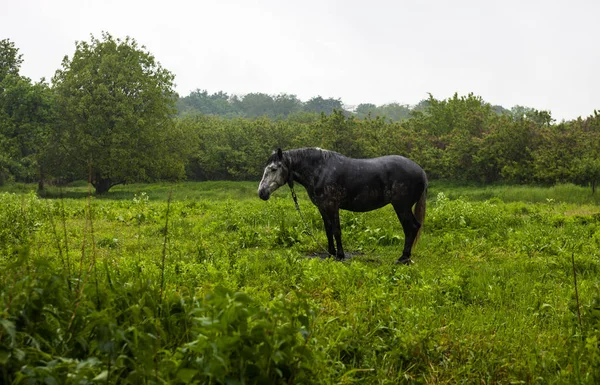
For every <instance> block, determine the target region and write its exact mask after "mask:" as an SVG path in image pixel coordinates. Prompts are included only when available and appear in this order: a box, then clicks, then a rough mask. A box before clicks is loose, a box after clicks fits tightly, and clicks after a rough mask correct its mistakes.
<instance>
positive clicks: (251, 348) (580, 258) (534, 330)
mask: <svg viewBox="0 0 600 385" xmlns="http://www.w3.org/2000/svg"><path fill="white" fill-rule="evenodd" d="M256 187H257V186H256V183H251V182H203V183H181V184H174V185H171V184H151V185H143V184H139V185H126V186H118V187H115V188H114V189H113V190H111V192H110V193H108V194H107V195H104V196H92V197H91V199H90V200H89V203H88V197H87V186H85V185H82V184H80V185H78V186H74V187H69V188H66V189H64V190H63V191H60V190H58V189H52V190H50V191H49V194H48V197H49V198H46V199H39V198H36V197H35V195H33V193H31V192H28V191H31V190H32V189H34V188H35V186H29V187H28V186H18V187H15V186H13V187H9V188H8V189H10V191H13V192H15V191H16V193H7V194H2V193H0V204H1V205H2V211H0V226H1V227H0V228H1V230H0V268H1V269H2V271H3V272H5V274H3V275H2V276H1V277H0V310H1V313H0V364H1V366H0V382H5V383H10V382H11V381H16V382H17V383H19V382H21V383H52V381H54V382H55V383H65V384H67V383H111V384H112V383H114V384H117V383H118V384H121V383H134V384H137V383H192V382H194V381H195V382H196V383H214V384H221V383H323V384H350V383H367V384H397V383H448V384H454V383H458V382H461V383H565V384H571V383H584V384H593V383H597V382H598V380H600V353H599V345H598V343H599V342H598V341H600V278H599V277H600V275H599V273H600V207H599V206H598V204H597V202H596V201H595V199H596V198H595V197H590V195H591V194H589V192H588V191H587V190H584V189H579V188H578V187H575V186H570V185H567V186H557V187H554V188H545V189H544V188H540V187H526V186H518V187H509V186H493V187H459V186H455V185H449V184H448V185H446V184H442V183H436V182H433V183H432V184H431V186H430V194H429V195H430V196H429V202H428V212H427V217H426V224H425V229H424V232H423V235H422V237H421V240H420V243H419V244H418V245H417V247H416V249H415V252H414V257H413V259H414V260H415V262H416V263H415V264H413V265H411V266H397V265H395V264H394V263H393V262H394V261H395V260H396V259H397V258H398V256H399V254H400V252H401V247H402V242H403V239H402V236H401V234H402V229H401V227H400V224H399V223H398V221H397V219H396V218H395V214H394V212H393V210H392V209H391V208H390V207H386V208H383V209H381V210H377V211H373V212H369V213H362V214H358V213H350V212H342V214H341V221H342V236H343V239H344V245H345V248H346V250H347V251H348V252H353V253H355V254H354V255H353V257H352V258H350V259H349V260H347V261H345V262H336V261H334V260H331V259H325V260H324V259H320V258H311V257H310V256H312V255H314V254H315V253H318V252H320V250H319V246H318V245H317V244H315V242H314V241H313V240H312V238H311V236H310V235H309V234H308V233H307V232H306V231H305V227H304V224H303V223H301V222H300V220H299V216H298V214H297V212H296V211H295V209H294V205H293V202H292V199H291V197H290V194H289V191H288V189H287V188H282V189H280V190H279V191H277V192H276V193H275V194H274V196H273V197H272V198H271V200H269V201H267V202H263V201H261V200H260V199H258V197H257V196H256ZM299 190H300V191H298V193H299V200H300V205H301V207H302V210H303V213H304V216H305V218H306V219H307V221H308V225H309V227H310V229H311V231H312V232H313V233H314V234H315V235H316V236H317V239H318V241H319V242H320V243H322V244H325V243H326V241H325V235H324V231H323V228H322V222H321V219H320V216H319V214H318V212H317V210H316V208H315V207H314V206H313V205H312V204H311V203H310V201H309V200H308V198H307V196H306V194H305V193H304V191H303V189H301V188H299ZM586 194H588V195H586ZM169 195H171V202H170V203H168V199H169ZM60 196H62V197H63V198H62V199H61V198H59V197H60ZM167 211H168V216H167ZM571 258H574V261H575V264H574V267H575V271H576V273H577V282H578V285H577V288H578V295H579V302H578V301H577V300H576V298H575V286H574V281H573V265H572V262H571ZM163 262H164V263H163ZM578 305H579V306H578ZM578 307H579V312H580V314H581V322H580V321H579V317H578V311H577V309H578ZM94 379H96V380H94Z"/></svg>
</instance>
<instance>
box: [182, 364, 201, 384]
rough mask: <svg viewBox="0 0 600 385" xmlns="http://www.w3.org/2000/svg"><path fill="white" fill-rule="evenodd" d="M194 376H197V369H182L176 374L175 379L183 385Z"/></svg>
mask: <svg viewBox="0 0 600 385" xmlns="http://www.w3.org/2000/svg"><path fill="white" fill-rule="evenodd" d="M196 374H198V370H197V369H190V368H183V369H180V370H179V371H178V372H177V378H179V379H180V380H181V381H183V382H185V383H188V382H190V381H192V379H193V378H194V376H195V375H196Z"/></svg>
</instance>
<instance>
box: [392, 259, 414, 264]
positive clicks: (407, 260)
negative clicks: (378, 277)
mask: <svg viewBox="0 0 600 385" xmlns="http://www.w3.org/2000/svg"><path fill="white" fill-rule="evenodd" d="M412 263H414V262H413V261H412V260H411V259H410V258H398V260H397V261H396V264H397V265H410V264H412Z"/></svg>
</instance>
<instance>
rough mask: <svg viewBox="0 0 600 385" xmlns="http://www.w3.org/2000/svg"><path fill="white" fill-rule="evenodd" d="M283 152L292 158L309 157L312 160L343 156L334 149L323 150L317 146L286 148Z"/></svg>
mask: <svg viewBox="0 0 600 385" xmlns="http://www.w3.org/2000/svg"><path fill="white" fill-rule="evenodd" d="M284 154H287V155H288V156H289V157H290V158H292V159H293V160H297V159H300V158H303V159H310V160H311V161H313V162H318V161H321V160H329V159H331V158H340V157H342V158H343V157H344V156H343V155H342V154H340V153H337V152H335V151H329V150H324V149H322V148H319V147H303V148H296V149H293V150H288V151H286V152H285V153H284ZM284 156H285V155H284Z"/></svg>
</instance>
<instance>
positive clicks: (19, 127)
mask: <svg viewBox="0 0 600 385" xmlns="http://www.w3.org/2000/svg"><path fill="white" fill-rule="evenodd" d="M21 63H22V59H21V55H20V54H19V53H18V49H17V48H15V46H14V44H13V43H12V42H10V41H8V40H2V41H0V183H1V182H3V181H4V180H5V179H7V178H10V179H13V178H14V179H16V180H20V181H27V182H31V181H34V180H36V179H38V176H39V175H40V174H41V173H42V171H41V163H40V156H41V152H42V150H43V149H45V147H46V146H45V145H46V143H47V133H48V130H49V125H50V124H51V123H52V119H53V117H54V115H53V103H52V101H53V99H52V94H51V91H50V89H49V87H48V85H47V84H46V83H45V82H44V81H43V80H42V81H41V82H39V83H37V84H32V82H31V80H30V79H28V78H26V77H22V76H20V75H19V67H20V65H21Z"/></svg>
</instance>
